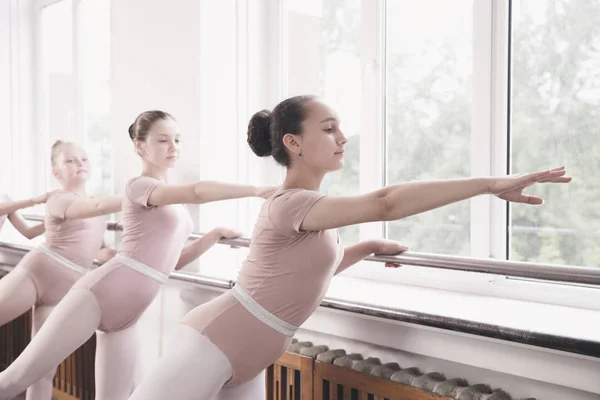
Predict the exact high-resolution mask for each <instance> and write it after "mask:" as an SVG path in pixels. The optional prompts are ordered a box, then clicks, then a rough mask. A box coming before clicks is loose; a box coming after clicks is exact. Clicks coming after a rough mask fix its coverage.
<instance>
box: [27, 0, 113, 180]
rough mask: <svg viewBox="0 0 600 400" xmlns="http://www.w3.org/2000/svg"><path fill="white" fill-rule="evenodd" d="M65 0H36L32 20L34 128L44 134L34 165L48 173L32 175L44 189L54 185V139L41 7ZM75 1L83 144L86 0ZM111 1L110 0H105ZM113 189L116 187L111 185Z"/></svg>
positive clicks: (77, 100) (78, 122)
mask: <svg viewBox="0 0 600 400" xmlns="http://www.w3.org/2000/svg"><path fill="white" fill-rule="evenodd" d="M61 1H65V0H33V2H34V7H33V21H34V24H33V25H34V33H33V38H34V39H33V47H34V49H35V56H34V57H35V64H34V68H35V90H34V92H35V108H36V115H37V118H36V121H37V123H36V126H35V131H36V132H40V133H41V135H39V136H37V138H38V140H37V141H36V143H37V146H36V149H35V151H36V154H37V157H35V160H36V164H35V167H34V170H35V171H41V170H44V171H46V172H47V173H46V174H34V176H33V177H32V179H34V180H35V184H34V186H35V190H36V191H41V190H45V189H47V188H49V187H51V182H52V179H53V178H52V174H51V171H50V170H49V168H47V165H48V162H49V161H48V157H49V148H50V145H51V143H50V142H49V137H48V121H47V118H46V111H47V109H48V104H46V101H45V99H46V98H47V94H46V93H45V88H46V84H45V83H46V82H44V65H43V49H42V43H43V42H42V29H41V22H42V10H43V9H44V8H45V7H48V6H51V5H54V4H57V3H60V2H61ZM71 1H72V21H71V24H72V35H73V43H72V46H73V48H72V61H71V62H72V63H73V74H74V80H75V111H76V112H75V118H76V120H75V126H76V137H75V139H76V140H77V141H79V142H80V143H81V144H82V145H83V146H85V145H86V144H87V141H88V138H87V134H86V130H85V127H86V104H85V96H84V93H85V92H84V91H85V82H84V79H83V73H84V72H83V70H84V67H85V65H84V63H85V57H84V55H85V51H86V50H85V48H84V46H83V43H82V26H81V18H82V13H81V3H82V1H84V0H71ZM105 1H111V0H105ZM111 190H112V191H113V192H114V188H111Z"/></svg>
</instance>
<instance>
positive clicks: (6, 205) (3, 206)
mask: <svg viewBox="0 0 600 400" xmlns="http://www.w3.org/2000/svg"><path fill="white" fill-rule="evenodd" d="M47 198H48V193H44V194H43V195H41V196H37V197H32V198H31V199H26V200H17V201H6V202H2V203H0V215H10V214H12V213H14V212H15V211H17V210H20V209H22V208H27V207H33V206H35V205H36V204H42V203H45V202H46V199H47Z"/></svg>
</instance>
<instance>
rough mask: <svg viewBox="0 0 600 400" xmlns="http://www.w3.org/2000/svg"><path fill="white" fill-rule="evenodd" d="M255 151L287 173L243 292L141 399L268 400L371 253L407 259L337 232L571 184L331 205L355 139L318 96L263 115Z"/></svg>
mask: <svg viewBox="0 0 600 400" xmlns="http://www.w3.org/2000/svg"><path fill="white" fill-rule="evenodd" d="M248 142H249V144H250V147H251V148H252V150H253V151H254V152H255V153H256V154H257V155H258V156H261V157H263V156H273V157H274V158H275V160H276V161H277V162H279V163H280V164H281V165H283V166H285V167H286V168H287V176H286V179H285V182H284V184H283V186H282V189H281V190H279V191H278V192H277V193H276V194H275V195H273V196H272V197H271V198H269V199H268V200H267V201H266V202H265V204H264V205H263V207H262V210H261V212H260V215H259V217H258V221H257V223H256V226H255V227H254V233H253V235H252V239H251V242H250V253H249V255H248V258H247V260H246V262H245V263H244V265H243V266H242V269H241V271H240V274H239V279H238V282H237V284H236V285H235V287H234V288H233V289H231V290H230V291H228V292H227V293H225V294H223V295H221V296H219V297H218V298H216V299H214V300H212V301H210V302H208V303H205V304H202V305H200V306H198V307H196V308H195V309H193V310H192V311H190V312H189V313H188V314H187V315H186V316H185V317H184V318H183V320H182V321H181V323H180V324H179V325H178V326H177V327H176V328H175V330H174V332H173V334H172V344H171V348H170V349H169V350H168V351H167V353H165V354H164V355H163V356H162V358H161V359H160V360H159V362H158V364H157V365H156V366H155V368H154V369H153V370H152V371H151V372H150V374H149V375H148V376H146V377H145V379H144V380H143V382H142V383H141V384H140V385H139V387H138V388H137V389H136V391H135V392H134V394H133V396H132V397H131V399H132V400H163V399H167V398H172V399H178V400H212V399H213V398H216V399H219V400H225V399H227V400H233V399H235V400H255V399H264V398H265V383H264V382H265V380H264V379H265V378H264V372H263V371H264V369H265V368H267V367H268V366H269V365H271V364H273V363H274V362H275V361H277V359H278V358H279V357H280V356H281V355H283V353H284V352H285V351H286V349H287V347H288V345H289V344H290V342H291V340H292V337H293V336H294V333H295V332H296V329H297V327H298V326H300V325H301V324H302V323H303V322H304V321H305V320H306V319H307V318H308V317H309V316H310V315H311V314H312V312H313V311H314V310H315V309H316V308H317V307H318V305H319V303H320V302H321V300H322V299H323V296H324V295H325V292H326V290H327V287H328V285H329V281H330V279H331V277H332V276H333V275H335V274H337V273H339V272H340V271H343V270H344V269H346V268H348V267H349V266H351V265H353V264H355V263H356V262H358V261H360V260H362V259H364V258H365V257H366V256H367V255H369V254H370V253H380V254H397V253H399V252H401V251H403V250H406V248H405V247H403V246H401V245H399V244H397V243H395V242H389V241H376V242H363V243H359V244H357V245H356V246H350V247H348V248H346V249H344V248H343V247H342V245H341V244H340V240H339V235H338V233H337V229H336V228H339V227H343V226H347V225H353V224H360V223H364V222H371V221H392V220H397V219H401V218H405V217H408V216H410V215H414V214H418V213H422V212H425V211H428V210H432V209H434V208H438V207H443V206H445V205H447V204H451V203H454V202H457V201H460V200H465V199H469V198H471V197H474V196H477V195H481V194H486V193H489V194H493V195H496V196H498V197H499V198H501V199H504V200H507V201H514V202H519V203H529V204H540V203H541V199H539V198H537V197H532V196H527V195H524V194H523V193H522V192H523V189H524V188H526V187H528V186H531V185H533V184H535V183H539V182H568V181H569V180H570V178H567V177H564V174H565V172H564V169H562V168H559V169H555V170H551V171H544V172H536V173H532V174H526V175H520V176H515V175H513V176H505V177H499V178H473V179H454V180H440V181H433V182H410V183H406V184H400V185H393V186H389V187H385V188H383V189H381V190H377V191H375V192H372V193H367V194H365V195H362V196H349V197H329V196H325V195H323V194H321V193H319V192H318V190H319V187H320V185H321V182H322V180H323V177H324V176H325V174H327V173H328V172H331V171H335V170H338V169H340V168H342V166H343V158H344V155H343V154H344V144H345V143H346V137H345V136H344V134H343V133H342V131H341V130H340V123H339V119H338V117H337V115H336V114H335V112H334V111H333V110H332V109H331V108H329V107H328V106H327V105H326V104H324V103H323V102H321V101H320V100H319V99H317V98H315V97H312V96H299V97H293V98H290V99H287V100H285V101H283V102H281V103H280V104H279V105H278V106H277V107H275V109H274V110H273V111H272V112H269V111H261V112H258V113H256V114H255V115H254V116H253V117H252V119H251V120H250V124H249V129H248ZM215 396H216V397H215Z"/></svg>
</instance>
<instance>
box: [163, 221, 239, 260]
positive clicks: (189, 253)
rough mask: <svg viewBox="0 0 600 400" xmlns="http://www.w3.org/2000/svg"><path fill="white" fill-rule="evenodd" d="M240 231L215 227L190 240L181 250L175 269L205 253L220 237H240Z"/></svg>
mask: <svg viewBox="0 0 600 400" xmlns="http://www.w3.org/2000/svg"><path fill="white" fill-rule="evenodd" d="M240 236H241V233H240V232H237V231H233V230H230V229H225V228H216V229H213V230H212V231H210V232H208V233H207V234H206V235H204V236H202V237H201V238H198V239H195V240H193V241H192V242H190V243H188V244H186V245H185V246H184V248H183V249H182V250H181V255H180V256H179V261H178V262H177V265H176V266H175V269H176V270H180V269H182V268H184V267H185V266H186V265H188V264H189V263H191V262H192V261H194V260H195V259H197V258H198V257H200V256H201V255H202V254H204V253H206V252H207V251H208V249H210V248H211V247H213V246H214V245H215V244H217V243H219V240H221V238H229V239H234V238H237V237H240Z"/></svg>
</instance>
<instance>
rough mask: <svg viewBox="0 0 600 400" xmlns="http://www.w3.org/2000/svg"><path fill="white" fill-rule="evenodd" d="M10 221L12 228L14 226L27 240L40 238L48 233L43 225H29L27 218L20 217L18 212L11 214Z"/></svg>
mask: <svg viewBox="0 0 600 400" xmlns="http://www.w3.org/2000/svg"><path fill="white" fill-rule="evenodd" d="M8 220H9V221H10V223H11V224H12V226H14V227H15V229H16V230H17V231H19V233H20V234H21V235H23V236H25V237H26V238H27V239H33V238H34V237H38V236H39V235H41V234H43V233H44V232H45V231H46V229H45V228H44V224H43V223H41V224H37V225H33V226H31V225H29V224H28V223H27V221H26V220H25V218H23V216H22V215H20V214H19V213H18V212H13V213H11V214H9V215H8Z"/></svg>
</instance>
